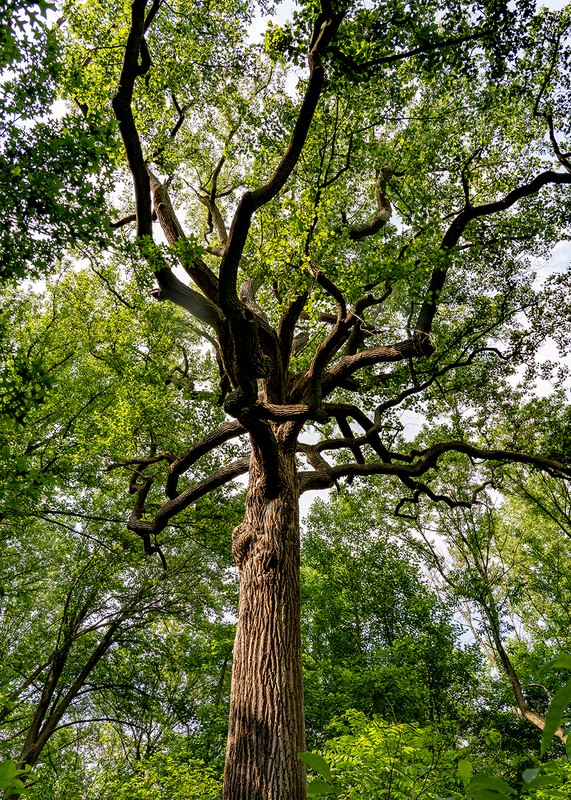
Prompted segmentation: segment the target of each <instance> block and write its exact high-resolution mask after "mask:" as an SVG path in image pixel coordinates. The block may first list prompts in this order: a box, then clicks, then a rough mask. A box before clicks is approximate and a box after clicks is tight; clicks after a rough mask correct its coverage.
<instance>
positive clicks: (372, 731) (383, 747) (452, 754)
mask: <svg viewBox="0 0 571 800" xmlns="http://www.w3.org/2000/svg"><path fill="white" fill-rule="evenodd" d="M337 727H338V729H339V731H340V732H341V731H345V732H344V733H343V735H337V736H336V737H335V738H334V739H330V740H329V741H328V742H327V743H326V745H325V747H324V749H323V754H324V757H325V759H326V761H327V762H328V763H329V764H330V765H331V770H332V774H333V780H332V784H333V785H334V786H335V787H338V788H339V789H340V791H339V797H340V798H341V800H358V799H359V800H360V799H361V798H362V800H365V799H366V798H369V799H370V800H376V798H378V800H408V798H410V797H415V798H419V800H420V799H421V798H422V800H433V799H434V800H435V799H436V798H438V797H442V796H443V792H445V791H448V792H449V791H450V789H453V788H454V785H455V780H454V778H453V777H452V775H453V771H454V767H455V763H456V760H457V757H458V756H457V751H456V750H455V747H454V741H453V737H452V736H450V734H447V733H446V732H444V731H439V729H438V728H437V727H436V726H431V727H421V726H418V725H414V724H394V723H388V722H385V721H384V720H383V719H381V718H380V717H374V718H373V719H372V720H371V719H368V718H367V717H366V716H365V715H364V714H362V713H360V712H356V711H349V712H347V713H346V715H345V717H344V718H343V719H342V720H340V721H339V722H338V723H337Z"/></svg>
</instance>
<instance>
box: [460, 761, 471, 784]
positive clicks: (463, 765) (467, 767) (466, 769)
mask: <svg viewBox="0 0 571 800" xmlns="http://www.w3.org/2000/svg"><path fill="white" fill-rule="evenodd" d="M458 775H460V778H461V780H462V783H463V784H464V788H465V789H466V788H467V786H468V784H469V783H470V778H471V777H472V763H471V762H470V761H468V760H467V759H465V758H463V759H461V760H460V761H459V762H458Z"/></svg>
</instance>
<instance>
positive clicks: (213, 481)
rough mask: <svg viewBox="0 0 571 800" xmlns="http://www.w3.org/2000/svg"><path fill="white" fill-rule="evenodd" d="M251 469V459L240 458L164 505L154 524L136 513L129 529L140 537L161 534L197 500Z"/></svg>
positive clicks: (129, 524)
mask: <svg viewBox="0 0 571 800" xmlns="http://www.w3.org/2000/svg"><path fill="white" fill-rule="evenodd" d="M249 468H250V457H249V456H247V457H245V458H239V459H238V460H237V461H233V462H232V463H231V464H227V465H226V466H225V467H223V468H222V469H220V470H219V471H218V472H215V473H214V474H213V475H209V476H208V478H204V479H203V480H201V481H197V482H196V483H195V484H193V485H192V486H190V487H189V488H188V489H185V490H184V492H181V493H180V494H179V495H177V496H176V497H174V498H172V499H171V500H168V501H167V502H166V503H163V505H162V506H161V507H160V508H159V510H158V511H157V513H156V515H155V518H154V520H153V521H152V522H145V521H143V520H142V519H140V518H139V517H137V515H136V514H135V513H133V514H131V517H130V519H129V522H128V523H127V527H128V528H129V530H132V531H134V532H135V533H137V534H139V535H143V534H145V535H147V536H148V535H151V534H157V533H160V532H161V531H163V530H164V529H165V528H166V527H167V525H168V524H169V522H170V520H171V519H172V517H174V516H176V515H177V514H179V513H180V512H181V511H184V509H185V508H188V507H189V506H190V505H192V503H194V502H195V501H196V500H198V499H199V498H201V497H203V496H204V495H206V494H208V493H209V492H211V491H213V490H214V489H218V488H220V486H224V484H226V483H229V482H230V481H232V480H234V478H237V477H238V476H240V475H243V474H244V473H245V472H248V470H249Z"/></svg>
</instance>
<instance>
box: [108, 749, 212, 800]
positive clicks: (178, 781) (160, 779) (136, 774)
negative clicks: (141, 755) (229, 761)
mask: <svg viewBox="0 0 571 800" xmlns="http://www.w3.org/2000/svg"><path fill="white" fill-rule="evenodd" d="M221 795H222V784H221V781H220V778H219V776H218V775H217V774H216V773H215V772H213V770H212V769H210V768H209V767H208V766H206V765H205V764H204V763H203V762H201V761H198V760H196V759H192V758H189V756H188V754H187V753H185V752H184V750H183V749H182V750H181V749H178V748H176V745H175V747H173V748H172V749H171V750H170V751H169V752H168V753H165V752H158V753H155V754H154V755H153V756H151V757H150V758H148V759H145V760H144V761H141V762H140V763H138V764H137V765H136V767H135V770H134V771H133V773H132V774H131V775H124V774H122V775H117V776H112V777H110V778H109V779H108V780H107V781H106V782H105V786H104V794H103V795H102V796H103V797H104V798H105V799H106V798H109V799H110V800H111V798H113V800H219V798H220V797H221Z"/></svg>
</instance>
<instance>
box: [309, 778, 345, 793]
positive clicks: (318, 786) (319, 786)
mask: <svg viewBox="0 0 571 800" xmlns="http://www.w3.org/2000/svg"><path fill="white" fill-rule="evenodd" d="M307 794H308V795H310V796H312V797H314V796H316V795H327V794H335V795H338V794H339V789H336V788H335V786H332V785H331V784H330V783H326V782H325V781H322V780H321V779H320V778H315V780H313V781H309V783H308V784H307Z"/></svg>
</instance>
